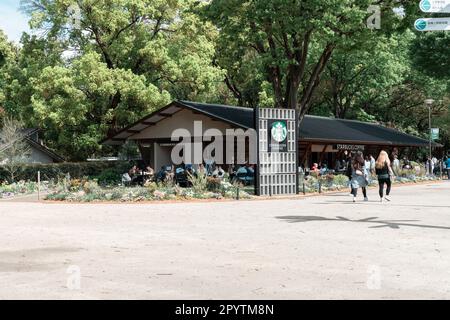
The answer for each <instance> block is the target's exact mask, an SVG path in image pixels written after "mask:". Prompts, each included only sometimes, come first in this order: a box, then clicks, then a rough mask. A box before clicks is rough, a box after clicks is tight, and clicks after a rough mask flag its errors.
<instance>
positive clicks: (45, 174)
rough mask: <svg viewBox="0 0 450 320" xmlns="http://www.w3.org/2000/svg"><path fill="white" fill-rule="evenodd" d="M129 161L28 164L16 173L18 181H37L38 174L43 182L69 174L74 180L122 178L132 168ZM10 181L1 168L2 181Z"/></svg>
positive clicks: (6, 173) (0, 179)
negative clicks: (113, 176)
mask: <svg viewBox="0 0 450 320" xmlns="http://www.w3.org/2000/svg"><path fill="white" fill-rule="evenodd" d="M132 165H133V163H131V162H129V161H93V162H63V163H50V164H26V165H23V166H22V167H21V168H20V170H19V172H17V173H16V181H20V180H25V181H36V179H37V172H38V171H40V172H41V180H43V181H44V180H52V179H58V178H61V177H62V176H64V175H67V174H69V175H70V177H71V178H72V179H80V178H83V177H90V178H96V177H98V176H100V177H101V176H102V175H105V171H106V172H107V175H108V176H111V175H116V176H117V177H118V179H119V180H120V176H121V175H122V174H123V173H124V172H128V170H129V169H130V168H131V167H132ZM8 179H9V174H8V172H7V171H6V170H5V169H4V168H2V167H1V166H0V181H7V180H8Z"/></svg>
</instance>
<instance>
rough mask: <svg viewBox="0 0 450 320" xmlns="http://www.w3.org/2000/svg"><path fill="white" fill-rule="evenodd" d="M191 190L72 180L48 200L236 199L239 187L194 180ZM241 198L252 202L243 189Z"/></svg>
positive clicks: (167, 184) (168, 185)
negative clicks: (102, 184) (104, 184)
mask: <svg viewBox="0 0 450 320" xmlns="http://www.w3.org/2000/svg"><path fill="white" fill-rule="evenodd" d="M192 185H193V186H192V187H190V188H181V187H180V186H178V185H175V184H173V183H170V182H169V183H159V184H157V183H154V182H152V183H148V184H146V185H144V186H142V187H141V186H136V187H126V186H122V185H117V186H100V185H98V183H97V182H96V181H95V180H94V181H91V180H70V181H67V183H64V184H60V185H59V186H58V188H57V189H56V190H54V191H53V192H51V193H49V194H48V195H47V196H46V198H45V199H46V200H52V201H69V202H111V201H116V202H142V201H162V200H191V199H234V198H236V196H237V193H238V188H239V189H240V187H239V186H237V185H233V184H231V183H230V182H228V181H222V180H218V179H214V178H207V177H199V178H195V179H194V180H193V183H192ZM239 197H240V198H242V199H248V198H250V195H249V194H248V193H247V192H246V191H244V190H242V189H240V190H239Z"/></svg>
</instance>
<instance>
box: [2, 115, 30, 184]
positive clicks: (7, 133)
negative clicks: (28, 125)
mask: <svg viewBox="0 0 450 320" xmlns="http://www.w3.org/2000/svg"><path fill="white" fill-rule="evenodd" d="M22 129H23V124H22V123H21V122H20V121H18V120H15V119H13V118H10V117H7V118H5V119H4V120H3V123H2V127H1V128H0V163H1V165H2V167H3V168H4V169H5V170H6V171H7V172H8V173H9V175H10V182H11V183H12V182H14V180H15V178H16V173H17V171H19V169H20V166H21V165H23V163H24V162H26V160H27V158H28V156H29V155H30V146H29V145H28V144H27V143H26V142H25V141H24V138H25V136H24V133H23V130H22Z"/></svg>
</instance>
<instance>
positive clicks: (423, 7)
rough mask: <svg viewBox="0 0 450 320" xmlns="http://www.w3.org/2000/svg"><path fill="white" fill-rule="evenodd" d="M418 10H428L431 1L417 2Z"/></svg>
mask: <svg viewBox="0 0 450 320" xmlns="http://www.w3.org/2000/svg"><path fill="white" fill-rule="evenodd" d="M419 7H420V10H422V11H423V12H428V11H429V10H430V9H431V3H430V1H429V0H422V1H420V4H419Z"/></svg>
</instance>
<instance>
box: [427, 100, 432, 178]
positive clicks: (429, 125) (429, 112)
mask: <svg viewBox="0 0 450 320" xmlns="http://www.w3.org/2000/svg"><path fill="white" fill-rule="evenodd" d="M428 130H429V131H428V134H429V138H430V140H429V142H430V161H431V103H430V104H429V105H428ZM430 164H431V163H430ZM430 170H431V165H430ZM431 174H433V172H431Z"/></svg>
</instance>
